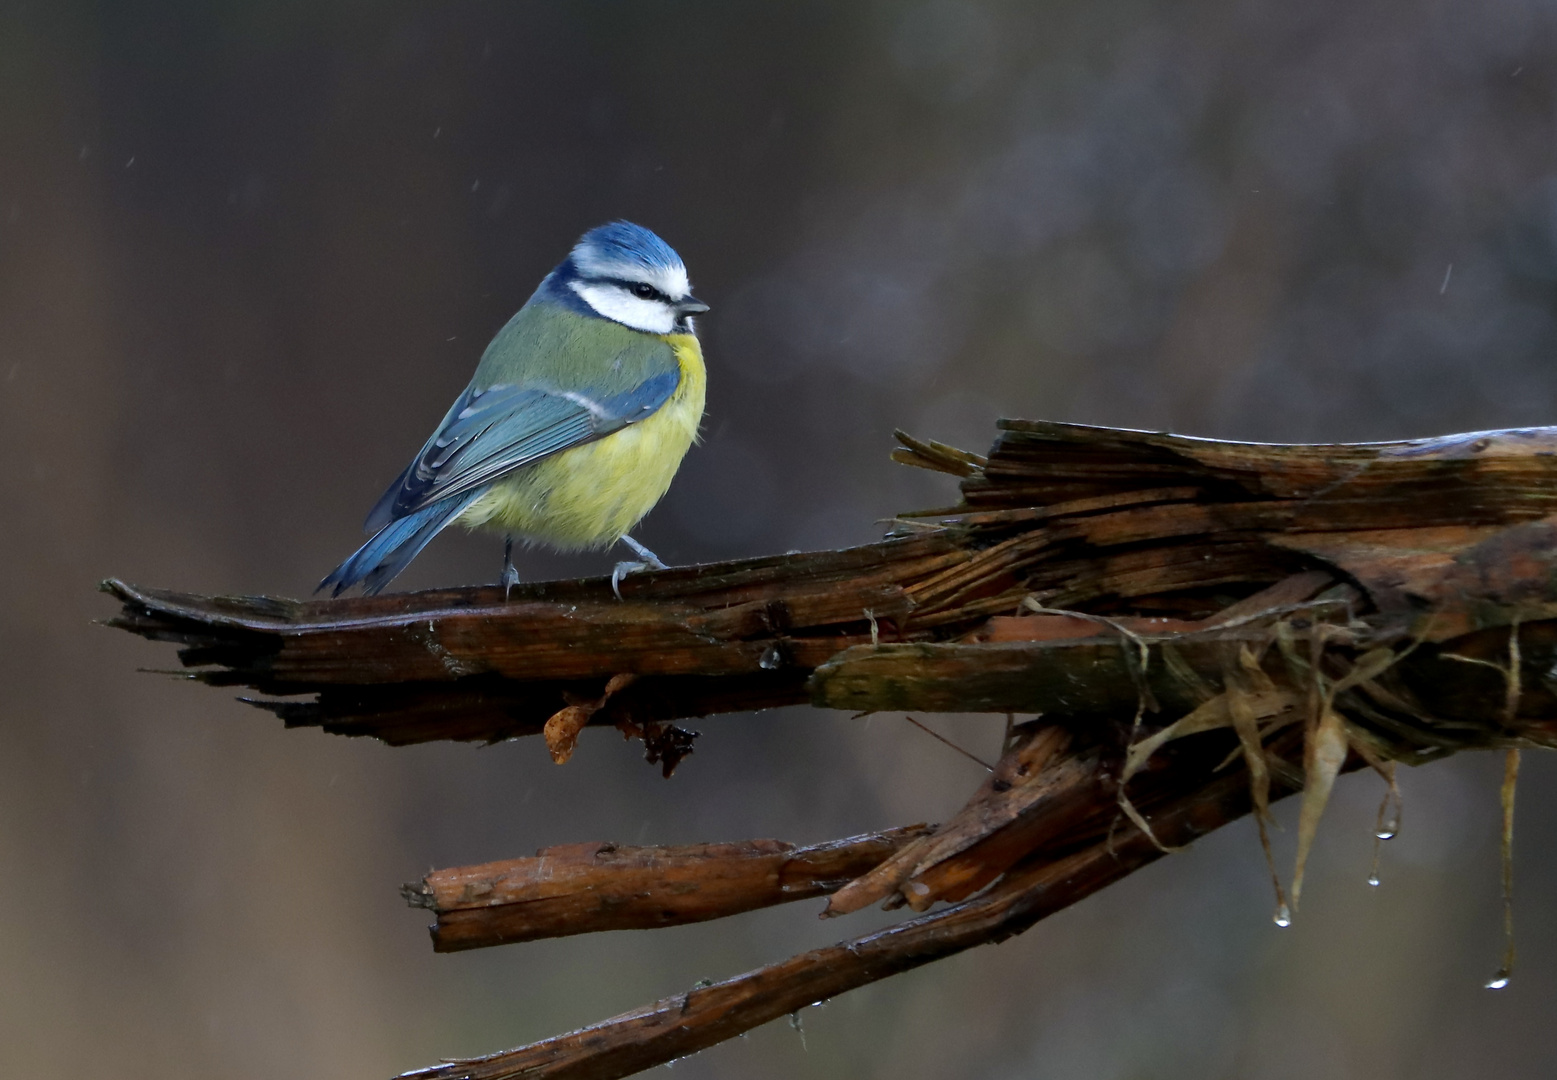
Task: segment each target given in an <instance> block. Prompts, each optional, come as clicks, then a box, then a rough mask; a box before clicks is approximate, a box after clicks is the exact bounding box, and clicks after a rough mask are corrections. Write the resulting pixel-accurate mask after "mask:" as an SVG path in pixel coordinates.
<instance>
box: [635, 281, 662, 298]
mask: <svg viewBox="0 0 1557 1080" xmlns="http://www.w3.org/2000/svg"><path fill="white" fill-rule="evenodd" d="M633 295H634V296H636V297H639V298H640V299H643V300H656V299H658V298H659V295H660V291H659V290H658V289H656V288H655V287H654V286H653V285H650V284H648V283H647V282H644V281H640V282H639V283H638V284H636V285H634V286H633Z"/></svg>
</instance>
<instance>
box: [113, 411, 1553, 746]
mask: <svg viewBox="0 0 1557 1080" xmlns="http://www.w3.org/2000/svg"><path fill="white" fill-rule="evenodd" d="M1001 427H1002V431H1001V435H1000V438H999V440H998V441H997V443H996V444H995V447H994V449H993V450H992V451H991V453H990V454H989V455H988V457H987V458H985V457H981V456H979V455H976V454H969V453H966V452H964V451H959V450H955V449H953V448H950V447H945V446H940V445H939V444H931V443H923V442H919V441H917V440H912V439H908V438H907V437H905V447H904V449H903V450H901V451H900V452H899V454H898V456H899V458H900V459H901V460H905V461H909V462H911V463H914V464H919V465H923V466H927V467H931V468H936V469H939V470H941V471H945V472H950V473H952V474H953V475H955V476H958V477H960V478H961V481H962V489H963V499H964V501H963V503H962V505H961V506H960V507H955V508H951V509H949V510H946V511H939V512H925V513H920V514H915V515H909V516H907V517H905V521H904V526H903V527H904V529H905V530H908V532H909V533H910V534H909V535H905V536H901V537H898V538H895V539H889V540H886V541H883V542H882V543H880V544H873V545H867V546H865V547H860V548H853V549H848V550H845V551H836V552H813V553H803V554H797V555H788V556H776V557H767V558H760V559H747V560H739V561H734V562H728V563H720V564H712V565H708V566H694V567H685V568H677V569H673V570H669V571H664V572H659V573H654V574H645V575H641V576H637V577H633V578H631V579H629V581H628V582H627V584H626V586H625V588H624V592H625V595H626V601H625V602H619V601H617V600H616V599H615V598H614V597H613V596H612V595H611V592H610V587H609V584H608V583H607V582H606V581H605V579H590V580H583V581H566V582H542V583H536V584H530V585H524V586H521V587H520V588H518V589H516V590H515V592H514V594H513V595H512V596H511V597H510V598H508V599H505V598H504V597H503V596H502V594H501V592H500V590H498V589H496V588H474V589H446V590H435V591H431V592H424V593H413V594H399V595H390V596H379V597H372V598H353V599H338V600H321V601H303V602H299V601H292V600H280V599H274V598H264V597H225V598H224V597H201V596H190V595H186V594H180V593H176V592H169V591H165V590H157V589H147V588H139V587H135V586H131V585H127V584H125V583H122V582H117V581H114V582H108V583H106V585H105V587H106V588H107V589H108V590H109V591H110V592H111V593H113V594H114V595H115V596H116V597H117V598H118V599H119V600H120V601H121V604H122V609H121V611H120V613H119V615H117V616H116V617H115V618H113V619H111V620H110V623H111V625H115V626H119V627H122V628H124V629H127V630H130V631H132V632H134V633H138V634H141V635H143V636H146V637H149V638H153V639H155V640H164V641H171V642H173V643H176V644H177V645H179V646H180V660H181V661H182V663H183V664H184V665H185V666H186V668H188V669H190V670H191V672H192V675H193V677H194V678H196V679H198V680H200V681H204V682H208V683H211V684H214V685H221V686H243V687H248V688H250V689H251V690H254V691H258V692H259V694H260V695H261V696H260V697H258V698H255V699H252V700H254V703H255V704H257V705H260V706H261V707H263V708H267V709H270V710H272V711H273V712H275V713H277V714H278V715H280V716H281V717H282V718H283V719H284V720H285V721H286V722H287V724H288V725H290V726H319V727H322V728H324V729H325V730H327V731H332V732H337V733H341V734H353V735H370V736H373V737H376V738H381V739H383V740H385V741H387V742H391V743H396V744H403V743H408V742H420V741H426V740H428V739H459V740H479V741H490V740H497V739H504V738H511V737H514V736H517V735H524V734H531V733H535V732H538V731H540V729H541V727H542V726H543V725H544V724H545V722H546V720H547V719H548V718H550V717H551V716H553V715H554V714H555V713H556V712H557V711H558V710H559V709H561V708H563V707H564V705H566V704H567V702H568V700H570V699H572V698H580V699H596V698H599V697H601V696H602V694H603V692H604V687H605V684H606V682H607V681H608V680H609V679H611V678H612V677H613V676H615V675H619V674H624V673H630V674H633V675H636V676H639V679H638V681H637V683H635V685H634V687H633V688H632V690H631V691H630V692H628V693H624V694H621V695H617V696H616V697H615V698H613V705H612V707H611V708H607V709H603V710H600V711H599V712H598V713H597V714H594V715H592V716H591V717H590V723H594V724H617V723H620V722H621V721H622V719H623V718H624V717H628V718H631V719H633V721H634V722H640V721H643V720H648V721H651V722H660V721H669V720H675V719H681V718H688V717H699V716H707V715H712V714H717V713H722V712H735V711H749V710H752V709H760V708H768V707H773V706H777V705H786V704H798V703H802V702H806V701H810V702H812V703H813V704H818V705H827V706H839V707H850V706H849V704H848V703H847V702H846V700H845V697H846V696H845V695H844V691H843V687H844V685H845V682H846V680H843V679H842V677H841V674H840V672H839V670H838V669H839V665H840V664H843V663H845V661H844V659H843V657H844V655H845V654H848V660H847V663H848V664H851V665H855V666H853V667H851V668H850V670H851V671H852V673H853V674H852V675H851V678H853V679H857V678H859V677H863V676H864V675H865V674H866V668H864V667H861V666H858V665H857V664H856V661H859V660H860V659H861V658H862V651H861V650H862V649H863V648H864V647H866V646H870V645H881V646H883V647H884V648H885V649H886V650H888V653H887V655H888V656H890V657H891V659H890V660H887V659H883V660H882V661H881V662H880V663H881V664H882V665H883V666H880V667H876V668H872V669H870V670H871V671H873V672H879V673H880V674H881V676H882V678H884V679H891V678H895V677H896V676H895V675H894V672H895V671H896V670H897V667H896V666H895V665H897V664H900V663H901V662H902V661H904V660H905V659H907V658H915V657H919V658H923V659H924V660H925V662H927V663H929V662H932V660H933V662H934V663H937V664H938V663H940V662H941V660H942V659H944V657H945V654H944V653H943V652H941V651H938V649H939V647H941V646H945V645H947V644H948V643H950V642H955V641H961V642H963V643H966V644H975V645H977V644H989V645H992V646H995V645H1000V644H1001V643H1003V642H1014V641H1018V640H1022V638H1023V635H1029V636H1031V635H1038V634H1045V635H1047V636H1048V637H1049V638H1050V639H1052V640H1065V639H1066V635H1065V633H1064V632H1063V631H1064V629H1065V627H1064V626H1063V625H1062V624H1058V623H1055V622H1053V621H1051V622H1050V623H1048V624H1047V625H1039V624H1037V623H1032V624H1028V625H1024V624H1022V623H1020V622H1018V621H1015V620H1018V619H1019V618H1020V616H1021V614H1022V612H1021V605H1022V604H1023V602H1024V601H1025V600H1027V599H1028V598H1030V597H1037V598H1038V599H1039V600H1040V601H1041V602H1042V604H1044V605H1045V606H1048V607H1050V608H1070V609H1075V608H1082V609H1086V610H1088V611H1097V612H1104V613H1110V614H1116V615H1121V616H1124V617H1127V618H1137V619H1151V618H1156V619H1165V620H1178V622H1179V623H1181V624H1190V623H1197V622H1198V623H1203V622H1204V620H1205V619H1207V618H1208V617H1210V616H1212V615H1214V614H1216V613H1217V612H1218V611H1222V610H1226V609H1228V608H1229V606H1230V605H1232V604H1235V603H1236V602H1237V601H1239V600H1240V599H1242V598H1245V597H1247V596H1249V595H1250V594H1252V593H1255V592H1258V591H1260V590H1262V589H1265V588H1268V587H1270V586H1272V585H1274V584H1277V583H1279V582H1282V581H1287V580H1291V579H1293V578H1294V577H1296V576H1299V575H1303V574H1314V573H1329V574H1331V575H1333V576H1335V577H1337V578H1338V579H1340V580H1345V581H1350V582H1355V583H1357V584H1358V585H1360V586H1361V587H1362V589H1363V591H1364V592H1365V593H1366V597H1365V601H1366V603H1365V605H1364V606H1365V607H1368V608H1371V609H1372V610H1373V611H1375V612H1377V613H1379V614H1380V615H1394V616H1397V617H1400V618H1406V617H1408V616H1414V615H1415V614H1418V613H1420V611H1421V610H1422V608H1423V607H1424V606H1434V607H1435V609H1436V617H1437V618H1438V619H1439V620H1440V622H1439V627H1440V628H1439V629H1438V630H1434V631H1433V632H1434V633H1435V634H1443V633H1448V632H1450V629H1452V628H1453V627H1459V628H1461V629H1466V628H1474V627H1475V626H1477V625H1480V624H1481V623H1482V622H1484V621H1485V620H1484V619H1483V616H1481V615H1478V614H1476V613H1475V607H1476V605H1475V604H1473V603H1469V602H1466V601H1465V600H1464V599H1463V598H1464V597H1465V596H1467V595H1469V596H1474V595H1476V589H1478V588H1480V586H1479V585H1478V584H1477V583H1476V582H1468V581H1467V580H1465V578H1466V575H1467V574H1483V575H1485V574H1487V573H1489V572H1491V571H1490V569H1489V568H1490V567H1491V566H1493V565H1495V564H1496V565H1501V564H1503V563H1505V562H1506V561H1507V559H1506V558H1505V556H1507V555H1509V553H1510V550H1511V549H1509V545H1510V544H1514V545H1516V546H1518V547H1519V551H1520V552H1522V553H1523V554H1522V555H1521V557H1522V558H1523V559H1524V560H1525V563H1524V564H1522V566H1523V569H1521V570H1518V571H1516V572H1515V578H1514V580H1513V581H1512V582H1511V583H1508V584H1509V588H1504V589H1502V590H1501V591H1500V592H1499V593H1498V596H1504V597H1512V596H1515V595H1516V594H1517V597H1518V603H1519V604H1521V605H1523V606H1524V608H1526V609H1528V608H1529V606H1530V605H1531V604H1536V605H1539V604H1544V603H1557V596H1552V595H1548V592H1549V591H1550V590H1549V589H1548V588H1547V586H1546V581H1548V580H1549V578H1542V577H1541V575H1540V574H1539V573H1538V572H1537V571H1538V569H1539V566H1540V565H1545V558H1546V556H1545V554H1544V552H1546V551H1548V550H1550V545H1546V546H1544V547H1543V544H1544V543H1545V541H1547V540H1549V539H1550V538H1551V530H1552V526H1551V525H1550V524H1549V523H1543V522H1542V521H1541V519H1543V518H1545V517H1546V516H1547V515H1549V514H1552V513H1554V512H1557V458H1554V455H1557V431H1554V429H1549V428H1538V429H1528V430H1517V431H1505V432H1485V433H1471V434H1468V435H1456V436H1448V437H1445V438H1439V439H1426V440H1419V441H1415V442H1399V443H1378V444H1361V445H1336V446H1282V445H1266V444H1258V443H1231V442H1219V441H1216V440H1208V439H1192V438H1185V437H1183V436H1175V435H1165V434H1160V433H1153V432H1131V431H1118V430H1114V429H1107V428H1089V427H1082V426H1078V425H1066V424H1053V423H1043V422H1033V421H1016V420H1010V421H1002V423H1001ZM1522 525H1523V526H1524V529H1523V530H1521V529H1520V526H1522ZM1532 530H1533V531H1532ZM1521 534H1523V539H1521V538H1520V535H1521ZM1500 538H1501V539H1500ZM1484 543H1491V544H1492V545H1493V546H1492V547H1490V548H1485V549H1483V548H1481V547H1480V545H1482V544H1484ZM1498 545H1501V547H1499V546H1498ZM1467 560H1468V561H1469V564H1470V565H1471V566H1472V567H1473V569H1471V570H1467V569H1465V566H1466V565H1467ZM1456 568H1459V569H1456ZM1488 580H1490V579H1488ZM1467 589H1469V590H1470V592H1469V593H1467V591H1466V590H1467ZM1510 590H1512V591H1510ZM1175 628H1176V629H1180V630H1184V629H1186V627H1185V626H1182V625H1180V626H1177V627H1175V625H1174V624H1173V623H1172V622H1168V623H1163V624H1161V625H1159V626H1158V627H1156V628H1155V631H1156V632H1159V633H1160V632H1165V631H1168V630H1171V629H1175ZM1146 629H1153V628H1150V627H1147V628H1146ZM1080 633H1085V634H1087V635H1090V636H1093V637H1099V638H1102V637H1104V636H1105V635H1104V634H1102V633H1101V632H1100V631H1099V630H1098V629H1097V628H1096V624H1090V625H1087V626H1085V627H1082V628H1080V632H1079V633H1078V634H1077V635H1075V636H1080ZM1031 639H1032V640H1037V638H1036V637H1031ZM917 645H928V646H936V647H937V649H932V650H930V651H925V652H916V651H913V650H912V649H907V650H905V649H903V648H902V647H903V646H917ZM894 648H896V649H898V650H899V651H898V652H897V653H895V654H892V653H890V650H892V649H894ZM850 650H853V651H852V652H850ZM1105 651H1106V650H1105ZM1055 655H1056V654H1053V653H1051V652H1049V651H1046V650H1041V649H1040V650H1036V651H1031V652H1030V653H1023V652H1022V650H1017V651H1016V652H1015V653H1012V652H1009V651H1007V652H1002V651H1001V650H1000V649H991V650H989V651H988V652H987V654H983V653H973V652H965V653H961V654H957V663H958V664H959V665H966V664H967V663H974V664H977V663H980V662H981V661H979V660H978V659H977V658H978V657H980V656H987V664H988V668H989V669H988V670H987V671H985V672H983V673H982V674H981V675H980V676H979V678H980V680H982V682H983V683H986V684H987V683H988V682H990V681H991V680H994V681H997V682H998V681H999V680H1000V679H1001V678H1003V676H1002V675H1001V671H1003V670H1005V669H1008V668H1009V667H1010V666H1011V665H1012V664H1014V663H1015V664H1020V663H1022V662H1024V658H1025V657H1030V658H1031V659H1032V660H1033V662H1034V663H1037V664H1038V665H1039V666H1040V668H1042V666H1043V665H1044V664H1047V663H1048V662H1050V660H1051V659H1053V657H1054V656H1055ZM1063 656H1064V659H1063V662H1064V663H1067V664H1069V663H1072V662H1075V663H1085V664H1090V663H1092V659H1091V657H1090V655H1089V654H1088V652H1086V651H1083V652H1078V653H1065V654H1063ZM1100 663H1101V666H1100V667H1098V669H1097V670H1098V671H1099V673H1100V677H1101V678H1102V679H1103V680H1105V681H1106V680H1107V679H1109V678H1112V677H1113V675H1114V674H1115V672H1113V671H1111V670H1109V669H1110V664H1109V662H1108V661H1106V660H1105V661H1101V662H1100ZM818 669H822V671H821V673H820V674H819V675H818V677H817V678H815V679H810V677H811V675H812V673H813V672H815V671H817V670H818ZM1104 672H1107V674H1106V675H1104V674H1102V673H1104ZM808 679H810V682H809V684H808V682H807V680H808ZM926 685H929V684H926ZM1098 692H1099V688H1098V687H1093V686H1083V687H1072V688H1071V690H1070V691H1069V694H1070V696H1079V697H1080V698H1081V699H1088V698H1095V697H1096V696H1097V695H1098ZM956 693H957V690H956V688H955V687H951V688H944V687H943V688H938V689H935V690H934V692H933V693H931V694H930V696H929V697H927V698H925V699H922V700H921V699H915V698H912V697H909V696H905V695H904V694H903V693H902V687H901V686H899V687H896V688H894V689H891V690H890V692H889V689H888V688H887V687H885V686H884V687H883V688H882V689H881V690H880V692H877V693H874V694H869V695H865V697H863V698H860V699H859V702H856V704H858V705H859V707H874V706H870V705H868V704H862V702H865V701H867V700H874V701H888V700H890V701H892V702H893V703H894V704H893V706H892V707H905V708H918V709H926V708H935V707H942V704H941V703H942V702H943V701H944V700H945V698H946V696H947V694H951V695H953V696H955V695H956ZM1012 704H1013V700H1012V695H1010V694H1005V693H1000V694H984V693H983V692H982V691H975V692H973V693H972V694H971V696H970V697H969V699H968V700H967V701H965V702H964V704H963V706H962V707H964V708H970V709H978V708H992V709H1004V708H1007V707H1009V706H1011V705H1012ZM1016 704H1020V706H1021V707H1023V708H1034V709H1037V708H1040V707H1048V708H1055V707H1065V706H1066V701H1065V700H1064V699H1061V698H1055V697H1048V698H1045V697H1043V696H1042V695H1031V694H1030V695H1027V697H1026V699H1024V700H1022V701H1020V702H1016Z"/></svg>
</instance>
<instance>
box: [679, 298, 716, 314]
mask: <svg viewBox="0 0 1557 1080" xmlns="http://www.w3.org/2000/svg"><path fill="white" fill-rule="evenodd" d="M707 310H708V305H707V304H705V303H703V301H701V300H699V299H698V298H697V297H695V296H689V297H687V298H686V299H685V300H677V301H676V314H677V315H681V316H687V315H701V314H703V312H705V311H707Z"/></svg>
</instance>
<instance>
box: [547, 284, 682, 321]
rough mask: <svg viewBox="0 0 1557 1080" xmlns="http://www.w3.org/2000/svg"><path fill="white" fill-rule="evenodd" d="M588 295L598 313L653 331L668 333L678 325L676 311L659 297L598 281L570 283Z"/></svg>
mask: <svg viewBox="0 0 1557 1080" xmlns="http://www.w3.org/2000/svg"><path fill="white" fill-rule="evenodd" d="M568 285H569V287H570V288H572V290H573V291H574V292H576V293H578V294H579V296H581V297H583V298H584V303H586V304H588V305H589V306H590V307H592V308H594V309H595V313H596V314H598V315H601V316H604V317H605V318H607V319H610V320H612V321H613V322H619V323H621V324H622V325H624V326H630V327H632V328H633V329H634V330H642V331H644V332H646V333H650V334H668V333H670V332H671V331H672V330H674V329H675V328H676V313H675V312H674V311H672V310H671V309H670V308H669V307H668V306H666V305H665V304H662V303H660V302H659V301H658V300H645V299H643V298H642V297H639V296H633V295H632V294H631V293H629V292H626V291H625V290H623V289H619V288H617V287H616V286H615V285H596V284H591V283H589V282H583V281H572V282H569V283H568Z"/></svg>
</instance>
